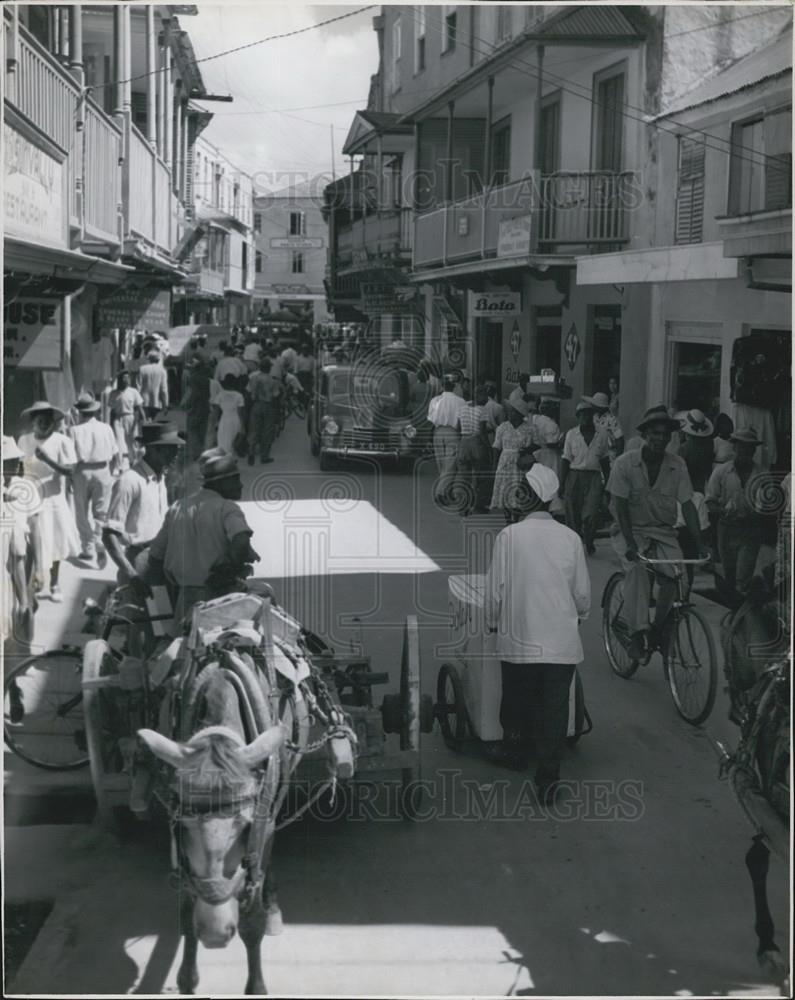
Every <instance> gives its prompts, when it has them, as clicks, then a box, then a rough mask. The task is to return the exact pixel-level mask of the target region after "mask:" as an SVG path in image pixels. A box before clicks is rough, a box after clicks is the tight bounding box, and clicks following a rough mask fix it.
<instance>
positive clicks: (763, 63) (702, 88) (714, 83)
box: [655, 28, 792, 120]
mask: <svg viewBox="0 0 795 1000" xmlns="http://www.w3.org/2000/svg"><path fill="white" fill-rule="evenodd" d="M787 72H789V73H791V72H792V28H787V29H785V30H784V32H783V33H782V34H781V35H780V36H779V37H778V38H777V39H776V40H775V41H774V42H772V43H771V44H770V45H766V46H765V47H764V48H762V49H757V50H756V52H752V53H750V54H749V55H747V56H743V57H742V58H741V59H738V60H737V61H736V62H733V63H732V64H731V66H727V67H726V69H724V70H721V72H720V73H717V74H716V75H715V76H713V77H710V79H709V80H705V81H704V82H703V83H700V84H699V85H698V86H697V87H694V88H693V89H692V90H689V91H687V93H685V94H681V95H680V96H679V97H677V98H675V99H674V100H673V101H672V102H671V103H672V107H670V108H667V109H666V110H665V111H664V112H663V113H662V114H660V115H657V119H659V118H668V117H669V116H670V115H673V114H678V113H681V112H682V111H689V110H690V109H691V108H697V107H699V106H700V105H702V104H709V103H710V102H711V101H717V100H719V99H720V98H721V97H728V96H729V94H736V93H737V92H738V91H741V90H745V89H746V88H748V87H752V86H754V85H755V84H758V83H762V82H763V81H764V80H769V79H772V78H773V77H775V76H781V75H782V74H783V73H787ZM657 119H655V120H657Z"/></svg>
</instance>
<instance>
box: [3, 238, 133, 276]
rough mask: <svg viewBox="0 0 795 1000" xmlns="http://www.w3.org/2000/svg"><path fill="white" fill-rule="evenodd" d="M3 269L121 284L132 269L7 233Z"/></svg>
mask: <svg viewBox="0 0 795 1000" xmlns="http://www.w3.org/2000/svg"><path fill="white" fill-rule="evenodd" d="M3 270H4V271H24V272H26V273H28V274H41V275H50V276H52V277H54V278H66V279H69V280H73V279H80V280H82V281H87V282H91V283H93V284H95V285H121V284H123V282H124V281H126V279H127V277H128V275H130V274H132V273H134V271H135V268H133V267H128V266H127V265H126V264H117V263H116V262H115V261H111V260H103V258H101V257H91V256H90V255H89V254H86V253H80V252H79V251H77V250H63V249H60V248H57V247H47V246H41V245H39V244H36V243H28V242H27V241H26V240H18V239H15V238H14V237H13V236H7V237H6V239H5V242H4V244H3Z"/></svg>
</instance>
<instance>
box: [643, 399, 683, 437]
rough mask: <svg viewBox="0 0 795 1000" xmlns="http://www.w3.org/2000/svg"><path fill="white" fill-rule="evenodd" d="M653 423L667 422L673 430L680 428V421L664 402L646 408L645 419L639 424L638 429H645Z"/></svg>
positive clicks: (668, 426) (669, 428)
mask: <svg viewBox="0 0 795 1000" xmlns="http://www.w3.org/2000/svg"><path fill="white" fill-rule="evenodd" d="M651 424H665V425H666V426H667V428H668V430H671V431H678V430H679V428H680V424H679V421H678V420H676V419H674V417H672V416H671V414H670V413H669V412H668V407H667V406H665V405H664V404H663V403H658V404H657V406H651V407H649V409H648V410H646V412H645V413H644V414H643V419H642V420H641V422H640V423H639V424H638V430H639V431H644V430H646V428H647V427H649V426H650V425H651Z"/></svg>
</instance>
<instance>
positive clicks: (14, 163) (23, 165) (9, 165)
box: [3, 122, 67, 247]
mask: <svg viewBox="0 0 795 1000" xmlns="http://www.w3.org/2000/svg"><path fill="white" fill-rule="evenodd" d="M3 149H4V152H3V174H4V176H3V224H4V227H5V234H6V236H16V237H18V238H20V239H24V240H30V241H31V242H33V243H37V244H45V245H47V246H55V247H65V246H66V230H67V219H66V203H65V199H64V181H65V164H64V163H62V162H60V161H59V160H57V159H55V157H54V156H50V154H49V153H45V152H44V150H43V149H40V148H39V146H37V145H35V144H34V143H33V142H31V141H30V139H28V138H26V137H25V136H24V135H22V134H21V133H20V132H18V131H17V130H16V129H14V128H12V127H11V125H9V124H8V122H3Z"/></svg>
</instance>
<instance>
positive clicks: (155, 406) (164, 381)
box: [138, 351, 168, 420]
mask: <svg viewBox="0 0 795 1000" xmlns="http://www.w3.org/2000/svg"><path fill="white" fill-rule="evenodd" d="M146 357H147V362H146V364H145V365H141V367H140V369H139V371H138V391H139V392H140V393H141V396H142V398H143V401H144V412H145V413H146V417H147V419H148V420H154V419H155V417H157V416H158V414H159V413H160V411H161V410H167V409H168V374H167V372H166V369H165V368H164V367H163V365H162V364H161V362H160V355H159V354H158V353H157V351H149V353H148V354H147V355H146Z"/></svg>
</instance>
